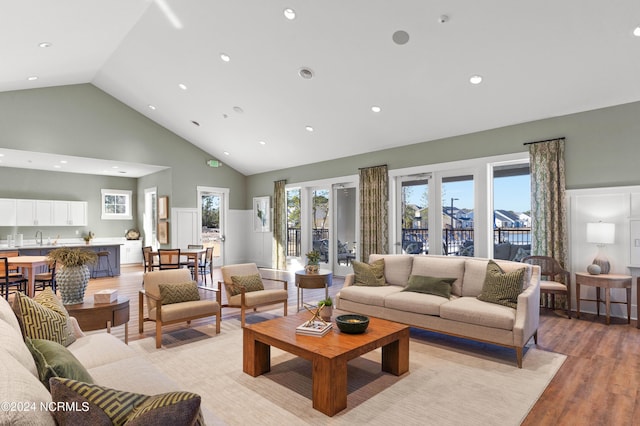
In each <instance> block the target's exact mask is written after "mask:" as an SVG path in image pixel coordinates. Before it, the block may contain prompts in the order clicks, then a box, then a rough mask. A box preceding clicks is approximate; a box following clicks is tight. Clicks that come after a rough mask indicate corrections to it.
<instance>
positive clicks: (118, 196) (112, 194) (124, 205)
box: [102, 189, 133, 220]
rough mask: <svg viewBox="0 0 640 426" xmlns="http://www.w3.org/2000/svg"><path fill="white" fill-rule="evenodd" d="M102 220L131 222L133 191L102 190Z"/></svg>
mask: <svg viewBox="0 0 640 426" xmlns="http://www.w3.org/2000/svg"><path fill="white" fill-rule="evenodd" d="M102 219H107V220H109V219H111V220H131V219H133V214H132V212H131V191H125V190H119V189H103V190H102Z"/></svg>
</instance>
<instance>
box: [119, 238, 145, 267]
mask: <svg viewBox="0 0 640 426" xmlns="http://www.w3.org/2000/svg"><path fill="white" fill-rule="evenodd" d="M120 263H121V264H132V263H137V264H140V265H141V264H142V240H126V241H125V242H124V244H123V245H121V246H120Z"/></svg>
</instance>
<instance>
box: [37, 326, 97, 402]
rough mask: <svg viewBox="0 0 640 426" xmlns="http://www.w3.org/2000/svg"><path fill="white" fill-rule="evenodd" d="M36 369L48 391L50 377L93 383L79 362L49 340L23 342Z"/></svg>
mask: <svg viewBox="0 0 640 426" xmlns="http://www.w3.org/2000/svg"><path fill="white" fill-rule="evenodd" d="M25 343H26V346H27V348H28V349H29V351H30V352H31V355H33V359H34V360H35V362H36V366H37V367H38V375H39V377H40V381H41V382H42V384H43V385H44V386H45V387H46V388H47V389H49V379H50V378H51V377H63V378H67V379H75V380H80V381H83V382H89V383H93V378H92V377H91V375H90V374H89V372H88V371H87V369H86V368H84V366H83V365H82V364H80V361H78V359H77V358H76V357H75V356H73V354H72V353H71V352H70V351H69V350H68V349H67V348H65V347H64V346H62V345H61V344H59V343H56V342H53V341H51V340H45V339H29V338H28V337H27V340H26V341H25Z"/></svg>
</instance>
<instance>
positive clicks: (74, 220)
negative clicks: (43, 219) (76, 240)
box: [53, 201, 88, 226]
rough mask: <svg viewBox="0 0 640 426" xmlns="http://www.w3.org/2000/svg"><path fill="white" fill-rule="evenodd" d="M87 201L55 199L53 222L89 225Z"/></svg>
mask: <svg viewBox="0 0 640 426" xmlns="http://www.w3.org/2000/svg"><path fill="white" fill-rule="evenodd" d="M87 207H88V203H87V202H86V201H54V202H53V222H54V223H53V224H54V225H55V226H87Z"/></svg>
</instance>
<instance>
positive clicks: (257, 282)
mask: <svg viewBox="0 0 640 426" xmlns="http://www.w3.org/2000/svg"><path fill="white" fill-rule="evenodd" d="M231 283H232V285H231V286H228V287H227V291H229V290H230V291H231V294H230V295H231V296H235V295H236V294H240V293H242V289H243V288H244V291H245V293H249V292H251V291H261V290H264V284H263V283H262V278H261V277H260V274H251V275H232V276H231Z"/></svg>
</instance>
